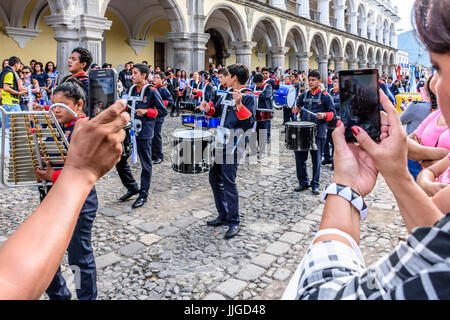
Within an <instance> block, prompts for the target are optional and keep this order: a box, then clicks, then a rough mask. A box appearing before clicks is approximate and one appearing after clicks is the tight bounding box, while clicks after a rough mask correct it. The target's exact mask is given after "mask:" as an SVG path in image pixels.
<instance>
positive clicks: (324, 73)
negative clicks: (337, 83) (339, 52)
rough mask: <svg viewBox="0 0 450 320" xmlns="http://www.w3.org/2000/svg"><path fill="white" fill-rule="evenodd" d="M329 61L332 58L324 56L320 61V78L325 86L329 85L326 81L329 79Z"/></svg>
mask: <svg viewBox="0 0 450 320" xmlns="http://www.w3.org/2000/svg"><path fill="white" fill-rule="evenodd" d="M328 59H330V56H323V57H320V58H319V59H318V64H319V72H320V77H321V78H322V82H323V84H324V85H325V86H326V85H327V82H326V81H327V79H328Z"/></svg>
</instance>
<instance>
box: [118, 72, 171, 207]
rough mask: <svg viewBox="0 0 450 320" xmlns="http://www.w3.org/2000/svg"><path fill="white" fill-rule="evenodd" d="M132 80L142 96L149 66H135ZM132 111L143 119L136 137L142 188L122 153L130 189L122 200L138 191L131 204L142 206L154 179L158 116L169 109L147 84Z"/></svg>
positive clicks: (135, 92)
mask: <svg viewBox="0 0 450 320" xmlns="http://www.w3.org/2000/svg"><path fill="white" fill-rule="evenodd" d="M132 72H133V78H132V80H133V84H136V85H137V87H136V88H135V89H134V90H133V92H132V93H131V96H139V95H140V94H141V91H142V89H143V88H144V86H145V85H146V79H147V78H148V76H149V73H150V71H149V68H148V67H147V66H146V65H143V64H135V65H134V66H133V69H132ZM131 112H135V113H136V119H139V120H141V121H142V131H141V133H140V134H139V136H137V137H136V141H137V153H138V155H139V159H140V160H141V165H142V172H141V188H140V189H139V186H138V184H137V183H136V180H134V177H133V174H132V173H131V169H130V166H129V164H128V158H127V157H122V158H121V160H120V162H119V163H118V164H117V165H116V168H117V172H118V173H119V177H120V180H121V181H122V184H123V185H124V186H125V187H126V188H127V190H128V192H127V193H126V194H125V195H124V196H123V197H121V198H120V199H119V200H120V201H121V202H124V201H127V200H128V199H130V198H131V197H132V196H134V195H136V194H139V197H138V198H137V200H136V201H135V202H134V203H133V205H132V208H133V209H136V208H139V207H142V206H143V205H144V204H145V203H146V202H147V197H148V192H149V189H150V182H151V179H152V143H151V141H152V139H153V136H154V132H155V131H154V130H155V126H156V119H157V118H164V117H165V116H167V113H168V112H167V109H166V107H165V105H164V103H163V100H162V98H161V95H160V94H159V92H158V90H157V89H155V88H148V90H147V92H146V94H145V96H144V100H143V101H141V102H138V103H137V104H136V110H134V111H133V110H132V111H131Z"/></svg>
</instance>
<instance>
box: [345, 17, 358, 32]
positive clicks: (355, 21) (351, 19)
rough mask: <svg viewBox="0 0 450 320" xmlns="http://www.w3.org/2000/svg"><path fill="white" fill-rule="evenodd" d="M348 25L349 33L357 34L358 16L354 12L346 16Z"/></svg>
mask: <svg viewBox="0 0 450 320" xmlns="http://www.w3.org/2000/svg"><path fill="white" fill-rule="evenodd" d="M347 16H348V23H349V24H350V30H349V32H350V33H353V34H358V14H357V13H356V12H350V13H349V14H347Z"/></svg>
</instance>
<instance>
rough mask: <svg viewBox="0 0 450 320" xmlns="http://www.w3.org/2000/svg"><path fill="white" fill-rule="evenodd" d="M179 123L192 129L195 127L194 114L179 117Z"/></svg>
mask: <svg viewBox="0 0 450 320" xmlns="http://www.w3.org/2000/svg"><path fill="white" fill-rule="evenodd" d="M181 123H182V125H183V126H185V127H191V128H193V127H194V125H195V114H193V113H190V114H183V115H181Z"/></svg>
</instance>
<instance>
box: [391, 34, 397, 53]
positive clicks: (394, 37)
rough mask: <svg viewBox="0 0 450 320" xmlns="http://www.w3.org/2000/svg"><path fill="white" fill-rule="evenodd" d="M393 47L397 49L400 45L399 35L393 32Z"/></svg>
mask: <svg viewBox="0 0 450 320" xmlns="http://www.w3.org/2000/svg"><path fill="white" fill-rule="evenodd" d="M391 47H392V48H395V49H397V47H398V35H397V34H396V33H391Z"/></svg>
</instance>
